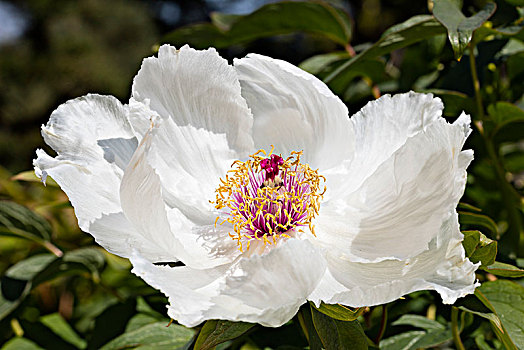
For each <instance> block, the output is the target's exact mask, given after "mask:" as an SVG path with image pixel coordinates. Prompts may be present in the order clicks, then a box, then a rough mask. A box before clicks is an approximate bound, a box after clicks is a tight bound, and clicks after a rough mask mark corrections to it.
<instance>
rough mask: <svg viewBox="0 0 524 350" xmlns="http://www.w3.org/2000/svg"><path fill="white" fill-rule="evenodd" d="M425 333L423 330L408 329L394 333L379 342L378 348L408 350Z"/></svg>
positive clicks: (383, 349) (382, 349) (381, 349)
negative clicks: (407, 330)
mask: <svg viewBox="0 0 524 350" xmlns="http://www.w3.org/2000/svg"><path fill="white" fill-rule="evenodd" d="M425 335H426V332H424V331H410V332H405V333H401V334H397V335H394V336H392V337H389V338H387V339H384V340H382V341H381V342H380V350H409V349H412V348H413V345H415V344H416V342H417V341H418V340H420V339H421V338H422V337H424V336H425Z"/></svg>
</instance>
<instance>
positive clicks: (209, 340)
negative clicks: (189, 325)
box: [195, 320, 254, 350]
mask: <svg viewBox="0 0 524 350" xmlns="http://www.w3.org/2000/svg"><path fill="white" fill-rule="evenodd" d="M253 326H254V324H253V323H246V322H231V321H223V320H209V321H207V322H206V323H204V326H203V327H202V329H201V330H200V334H199V335H198V338H197V340H196V342H195V350H200V349H202V350H205V349H212V348H213V347H215V346H217V345H218V344H221V343H224V342H226V341H228V340H231V339H235V338H238V337H240V336H241V335H242V334H244V333H246V332H247V331H248V330H250V329H251V328H252V327H253Z"/></svg>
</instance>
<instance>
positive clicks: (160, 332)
mask: <svg viewBox="0 0 524 350" xmlns="http://www.w3.org/2000/svg"><path fill="white" fill-rule="evenodd" d="M193 335H194V331H193V330H191V329H188V328H186V327H183V326H179V325H170V326H169V327H167V324H166V323H164V322H157V323H153V324H149V325H147V326H144V327H141V328H139V329H136V330H134V331H131V332H127V333H124V334H122V335H121V336H119V337H118V338H116V339H114V340H112V341H110V342H109V343H107V344H106V345H104V346H103V347H102V348H100V350H120V349H140V350H146V349H149V350H153V349H155V350H164V349H165V350H172V349H178V348H180V347H182V346H184V345H185V344H186V343H187V342H188V341H189V340H191V338H192V337H193Z"/></svg>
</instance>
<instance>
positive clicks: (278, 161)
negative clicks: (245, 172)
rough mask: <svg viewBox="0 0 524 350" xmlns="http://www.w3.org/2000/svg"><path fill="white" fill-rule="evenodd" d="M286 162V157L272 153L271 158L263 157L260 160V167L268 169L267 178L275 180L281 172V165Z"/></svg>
mask: <svg viewBox="0 0 524 350" xmlns="http://www.w3.org/2000/svg"><path fill="white" fill-rule="evenodd" d="M282 164H284V159H283V158H282V157H280V156H277V155H276V154H272V155H271V158H266V159H263V160H262V161H261V162H260V167H261V168H262V169H263V170H265V171H266V180H274V179H275V176H277V175H278V173H279V168H278V167H279V166H280V165H282Z"/></svg>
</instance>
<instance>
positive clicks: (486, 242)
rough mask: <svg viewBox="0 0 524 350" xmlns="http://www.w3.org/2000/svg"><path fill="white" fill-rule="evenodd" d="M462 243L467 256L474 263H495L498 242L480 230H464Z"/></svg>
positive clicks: (486, 264)
mask: <svg viewBox="0 0 524 350" xmlns="http://www.w3.org/2000/svg"><path fill="white" fill-rule="evenodd" d="M463 233H464V241H463V242H462V245H463V246H464V249H465V250H466V256H467V257H468V258H469V260H471V262H474V263H478V262H480V263H481V266H488V265H492V264H494V263H495V257H496V255H497V242H496V241H493V240H491V239H489V238H487V237H486V236H484V235H483V234H482V233H481V232H480V231H464V232H463Z"/></svg>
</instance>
